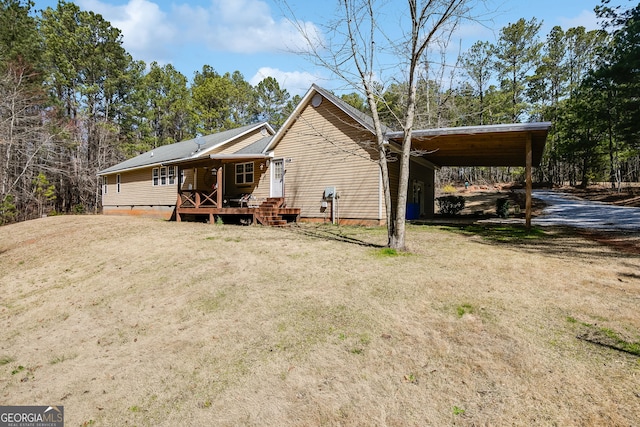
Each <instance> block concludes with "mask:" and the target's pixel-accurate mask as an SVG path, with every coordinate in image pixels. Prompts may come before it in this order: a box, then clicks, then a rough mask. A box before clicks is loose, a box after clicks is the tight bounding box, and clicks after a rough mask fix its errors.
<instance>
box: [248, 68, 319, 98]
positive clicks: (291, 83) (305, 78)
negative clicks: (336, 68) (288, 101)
mask: <svg viewBox="0 0 640 427" xmlns="http://www.w3.org/2000/svg"><path fill="white" fill-rule="evenodd" d="M267 77H273V78H274V79H276V80H277V81H278V83H279V84H280V86H281V87H283V88H285V89H287V91H288V92H289V93H290V94H291V95H292V96H293V95H303V94H304V93H305V92H306V91H307V90H308V89H309V88H310V87H311V84H312V83H317V82H318V81H320V80H323V77H322V76H321V75H320V74H311V73H308V72H306V71H282V70H279V69H277V68H270V67H262V68H260V69H259V70H258V72H257V73H256V74H255V75H254V76H253V77H252V78H251V79H250V80H249V83H251V84H252V85H253V86H255V85H257V84H258V83H260V82H261V81H262V80H264V79H265V78H267Z"/></svg>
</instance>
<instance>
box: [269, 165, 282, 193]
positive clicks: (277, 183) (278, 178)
mask: <svg viewBox="0 0 640 427" xmlns="http://www.w3.org/2000/svg"><path fill="white" fill-rule="evenodd" d="M271 197H284V160H283V159H277V160H272V161H271Z"/></svg>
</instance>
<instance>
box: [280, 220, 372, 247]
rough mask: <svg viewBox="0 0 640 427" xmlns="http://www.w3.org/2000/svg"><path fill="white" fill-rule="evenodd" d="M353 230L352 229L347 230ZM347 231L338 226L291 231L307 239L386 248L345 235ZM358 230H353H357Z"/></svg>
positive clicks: (309, 227)
mask: <svg viewBox="0 0 640 427" xmlns="http://www.w3.org/2000/svg"><path fill="white" fill-rule="evenodd" d="M347 229H349V230H351V229H352V228H347ZM347 229H342V228H340V227H336V226H327V225H317V226H299V227H291V228H290V230H291V231H292V232H294V233H297V234H301V235H304V236H307V237H312V238H314V239H321V240H331V241H335V242H342V243H350V244H352V245H358V246H364V247H368V248H384V247H385V245H380V244H377V243H372V242H368V241H366V240H363V239H361V238H359V237H355V236H350V235H347V234H346V233H345V231H346V230H347ZM355 229H356V228H353V230H355Z"/></svg>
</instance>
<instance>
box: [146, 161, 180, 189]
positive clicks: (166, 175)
mask: <svg viewBox="0 0 640 427" xmlns="http://www.w3.org/2000/svg"><path fill="white" fill-rule="evenodd" d="M176 172H177V166H169V167H166V166H164V167H161V168H153V170H152V172H151V181H152V183H153V186H154V187H155V186H158V185H174V184H175V183H176V175H177V173H176ZM181 176H182V182H183V183H184V170H182V175H181Z"/></svg>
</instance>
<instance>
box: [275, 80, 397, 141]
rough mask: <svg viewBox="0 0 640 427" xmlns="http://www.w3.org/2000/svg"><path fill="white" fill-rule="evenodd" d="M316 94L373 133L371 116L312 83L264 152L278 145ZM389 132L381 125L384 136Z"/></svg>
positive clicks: (388, 129)
mask: <svg viewBox="0 0 640 427" xmlns="http://www.w3.org/2000/svg"><path fill="white" fill-rule="evenodd" d="M317 94H319V95H321V96H322V97H323V98H324V99H327V100H328V101H329V102H331V103H332V104H333V105H335V106H336V107H338V108H339V109H340V110H342V112H344V113H345V114H346V115H347V116H349V117H351V118H352V119H353V120H355V121H356V122H357V123H358V124H359V125H360V126H362V127H363V128H364V129H366V130H368V131H369V132H371V133H375V127H374V125H373V119H372V118H371V116H369V115H368V114H366V113H363V112H362V111H360V110H358V109H357V108H355V107H353V106H351V105H350V104H348V103H347V102H345V101H343V100H342V99H341V98H339V97H337V96H335V95H334V94H332V93H331V92H329V91H328V90H326V89H323V88H321V87H320V86H318V85H316V84H315V83H314V84H312V85H311V88H309V90H308V91H307V93H306V94H305V95H304V96H303V97H302V99H301V100H300V102H299V103H298V105H297V106H296V108H295V109H294V110H293V112H292V113H291V114H290V115H289V117H288V118H287V120H286V121H285V122H284V124H283V125H282V127H281V128H280V129H279V130H278V132H277V133H276V134H275V135H274V137H273V138H272V140H271V142H270V143H269V145H268V146H267V147H266V148H265V152H268V151H270V150H273V148H274V147H275V146H276V145H278V143H279V142H280V140H281V139H282V137H283V136H284V135H285V134H286V133H287V131H288V130H289V128H290V127H291V125H292V124H293V123H294V122H295V121H296V120H297V118H298V116H299V115H300V113H301V112H302V110H304V109H305V108H306V107H307V105H309V104H310V103H311V102H312V100H313V97H314V96H315V95H317ZM390 131H391V129H390V128H388V127H387V126H385V125H384V124H383V125H382V133H383V134H386V133H387V132H390Z"/></svg>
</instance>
